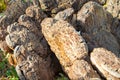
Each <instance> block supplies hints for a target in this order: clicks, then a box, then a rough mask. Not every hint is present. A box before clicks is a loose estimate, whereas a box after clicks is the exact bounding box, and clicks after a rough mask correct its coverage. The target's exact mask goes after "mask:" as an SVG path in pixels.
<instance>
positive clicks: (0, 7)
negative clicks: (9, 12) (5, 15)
mask: <svg viewBox="0 0 120 80" xmlns="http://www.w3.org/2000/svg"><path fill="white" fill-rule="evenodd" d="M6 7H7V4H6V2H5V0H0V13H1V12H3V11H4V10H5V9H6Z"/></svg>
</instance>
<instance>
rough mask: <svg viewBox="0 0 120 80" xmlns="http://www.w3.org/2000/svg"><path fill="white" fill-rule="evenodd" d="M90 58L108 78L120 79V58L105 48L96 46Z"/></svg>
mask: <svg viewBox="0 0 120 80" xmlns="http://www.w3.org/2000/svg"><path fill="white" fill-rule="evenodd" d="M90 59H91V61H92V63H93V65H94V66H95V67H96V68H97V69H98V70H99V72H100V73H101V74H102V76H104V77H106V79H107V80H120V59H119V58H117V57H116V56H115V55H114V53H112V52H111V51H108V50H106V49H104V48H95V49H94V50H93V52H92V53H91V56H90Z"/></svg>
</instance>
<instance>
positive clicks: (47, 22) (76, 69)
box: [41, 18, 99, 80]
mask: <svg viewBox="0 0 120 80" xmlns="http://www.w3.org/2000/svg"><path fill="white" fill-rule="evenodd" d="M41 26H42V32H43V34H44V36H45V38H46V39H47V41H48V43H49V45H50V47H51V49H52V51H53V52H54V53H55V54H56V56H57V58H58V59H59V61H60V63H61V65H62V67H63V70H64V71H65V72H66V73H67V74H68V76H69V78H70V79H71V80H79V79H85V80H89V79H91V78H99V76H98V75H97V73H96V72H95V71H94V70H93V68H92V67H91V65H90V64H88V62H86V61H85V60H84V58H85V57H86V56H87V55H88V48H87V45H86V43H85V41H84V39H83V38H82V36H81V35H80V34H78V33H77V32H76V30H75V29H74V28H73V26H72V25H70V24H69V23H68V22H67V21H63V20H60V21H56V20H54V19H52V18H45V19H44V20H43V21H42V23H41Z"/></svg>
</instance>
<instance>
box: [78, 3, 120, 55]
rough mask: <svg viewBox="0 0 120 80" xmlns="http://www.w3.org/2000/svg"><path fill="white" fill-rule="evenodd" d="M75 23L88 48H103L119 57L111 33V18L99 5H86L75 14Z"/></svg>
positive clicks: (116, 44)
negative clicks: (80, 30) (76, 22)
mask: <svg viewBox="0 0 120 80" xmlns="http://www.w3.org/2000/svg"><path fill="white" fill-rule="evenodd" d="M77 21H78V24H79V27H81V28H82V31H83V36H84V38H85V40H86V41H87V43H88V46H89V48H94V47H104V48H106V49H108V50H110V51H112V52H113V53H114V54H116V55H117V56H118V55H119V48H120V47H119V44H118V42H117V40H116V38H115V37H114V36H113V35H112V33H111V24H112V16H111V15H110V14H109V13H108V12H107V11H105V10H104V9H103V8H102V6H101V5H99V4H98V3H96V2H92V1H90V2H88V3H86V4H85V5H84V6H83V7H82V9H81V10H80V11H79V12H78V14H77ZM84 33H85V34H87V36H89V38H88V37H87V36H85V35H84Z"/></svg>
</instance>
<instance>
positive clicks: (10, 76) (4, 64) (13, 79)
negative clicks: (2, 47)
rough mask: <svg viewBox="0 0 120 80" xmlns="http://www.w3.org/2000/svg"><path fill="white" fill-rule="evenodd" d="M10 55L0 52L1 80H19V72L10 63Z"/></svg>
mask: <svg viewBox="0 0 120 80" xmlns="http://www.w3.org/2000/svg"><path fill="white" fill-rule="evenodd" d="M8 57H9V54H7V55H4V54H3V52H2V51H0V80H19V78H18V75H17V72H16V70H15V68H14V67H13V66H10V64H9V62H8Z"/></svg>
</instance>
